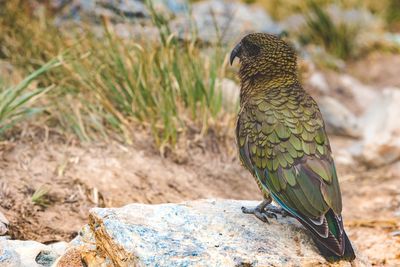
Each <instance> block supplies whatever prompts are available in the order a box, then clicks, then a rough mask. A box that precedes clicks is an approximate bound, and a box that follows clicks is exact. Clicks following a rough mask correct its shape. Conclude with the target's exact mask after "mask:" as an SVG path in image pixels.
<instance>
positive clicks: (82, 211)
mask: <svg viewBox="0 0 400 267" xmlns="http://www.w3.org/2000/svg"><path fill="white" fill-rule="evenodd" d="M349 142H351V141H348V140H346V139H340V138H332V146H333V151H334V154H336V152H339V151H341V150H342V149H343V148H344V147H346V146H348V144H349ZM233 148H234V142H233V141H232V151H234V150H233ZM190 151H192V152H191V153H192V154H190V155H188V154H187V153H185V152H182V153H181V156H176V155H175V156H169V157H167V158H162V157H161V156H160V154H159V153H158V152H157V151H154V150H152V149H149V148H144V147H140V145H139V146H122V145H120V144H117V143H114V144H108V145H106V144H97V145H94V144H90V145H74V144H68V143H66V142H60V141H56V140H53V141H46V142H45V141H37V142H28V141H25V142H17V143H12V144H11V143H2V144H1V145H0V170H1V172H0V211H1V212H3V213H4V214H5V215H6V217H7V218H8V219H9V220H10V222H11V234H12V236H13V237H14V238H18V239H34V240H37V241H40V242H45V243H46V242H47V243H48V242H52V241H56V240H69V239H71V238H72V237H74V236H75V235H76V232H77V231H78V230H79V229H80V228H81V226H82V225H84V224H85V223H87V220H88V218H87V216H88V210H89V208H91V207H94V206H100V207H119V206H123V205H126V204H129V203H133V202H140V203H164V202H180V201H185V200H194V199H200V198H233V199H253V200H259V199H260V198H261V195H260V193H259V191H258V188H257V187H256V185H255V182H254V181H253V178H252V177H251V176H250V175H249V174H248V173H247V171H246V170H244V169H243V168H242V167H241V166H240V164H239V162H238V160H237V159H236V155H235V154H234V152H232V153H231V154H232V155H231V156H221V155H222V154H225V155H226V154H229V153H213V152H204V151H208V150H204V149H201V147H200V148H195V149H193V148H192V149H190ZM399 166H400V165H399ZM399 166H397V167H396V166H392V167H391V168H390V169H388V168H386V169H383V170H375V171H369V172H367V171H362V170H361V168H359V167H357V166H350V167H349V166H347V167H346V166H341V165H340V164H338V170H339V174H340V179H341V187H342V194H343V198H344V218H345V223H346V225H347V229H348V232H349V234H350V238H351V240H353V242H354V243H355V244H356V246H357V247H358V248H359V249H360V250H361V251H363V254H364V255H366V256H368V257H369V259H370V260H371V261H372V263H374V264H377V265H388V266H395V265H397V264H400V237H399V236H395V235H394V234H393V232H394V231H395V230H398V228H399V227H400V223H399V214H398V212H399V206H400V179H399V174H398V173H399V172H396V168H397V170H400V167H399ZM38 188H42V189H45V190H48V194H46V195H45V196H44V197H42V198H41V200H42V202H43V203H44V204H43V206H45V207H42V206H40V205H34V204H33V203H32V201H31V195H32V194H33V192H34V191H35V190H37V189H38ZM238 212H240V210H238ZM396 212H397V216H396Z"/></svg>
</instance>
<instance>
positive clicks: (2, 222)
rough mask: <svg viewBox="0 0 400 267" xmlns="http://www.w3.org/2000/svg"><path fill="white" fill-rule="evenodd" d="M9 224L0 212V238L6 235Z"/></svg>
mask: <svg viewBox="0 0 400 267" xmlns="http://www.w3.org/2000/svg"><path fill="white" fill-rule="evenodd" d="M9 224H10V222H9V221H8V220H7V218H6V216H4V214H3V213H2V212H1V211H0V236H2V235H5V234H7V232H8V225H9Z"/></svg>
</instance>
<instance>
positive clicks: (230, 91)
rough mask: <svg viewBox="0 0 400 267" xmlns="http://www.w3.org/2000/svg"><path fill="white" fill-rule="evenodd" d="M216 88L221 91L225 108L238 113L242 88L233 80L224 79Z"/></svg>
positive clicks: (219, 81) (217, 83)
mask: <svg viewBox="0 0 400 267" xmlns="http://www.w3.org/2000/svg"><path fill="white" fill-rule="evenodd" d="M216 88H217V89H220V90H221V94H222V105H223V106H224V108H225V109H226V110H228V111H236V110H237V107H238V105H239V95H240V86H239V85H238V84H237V83H235V82H234V81H233V80H231V79H228V78H223V79H221V80H217V82H216Z"/></svg>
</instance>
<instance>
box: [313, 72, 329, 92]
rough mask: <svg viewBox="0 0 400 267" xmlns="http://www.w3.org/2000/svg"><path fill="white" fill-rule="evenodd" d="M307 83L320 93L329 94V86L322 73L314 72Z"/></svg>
mask: <svg viewBox="0 0 400 267" xmlns="http://www.w3.org/2000/svg"><path fill="white" fill-rule="evenodd" d="M308 83H309V84H310V85H311V86H312V87H314V88H316V89H318V91H320V92H321V93H324V94H327V93H328V92H329V85H328V82H327V81H326V79H325V76H324V74H323V73H322V72H319V71H316V72H313V73H312V74H311V76H310V77H309V78H308Z"/></svg>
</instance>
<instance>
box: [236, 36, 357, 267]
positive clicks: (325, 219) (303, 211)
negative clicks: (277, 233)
mask: <svg viewBox="0 0 400 267" xmlns="http://www.w3.org/2000/svg"><path fill="white" fill-rule="evenodd" d="M236 57H238V58H239V59H240V69H239V78H240V82H241V89H240V111H239V114H238V119H237V125H236V139H237V145H238V148H239V157H240V160H241V162H242V164H243V165H244V166H245V167H246V168H247V169H248V170H249V171H250V172H251V174H252V175H253V176H254V178H255V180H256V182H257V185H258V186H259V188H260V189H261V191H262V193H263V196H264V201H263V202H262V203H261V204H260V205H258V206H257V207H256V208H253V209H251V208H245V207H243V208H242V210H243V212H244V213H251V214H254V215H256V216H257V218H259V219H261V220H262V221H265V222H268V218H272V217H276V213H280V214H282V215H290V216H292V217H294V218H296V219H297V220H298V221H299V222H300V223H301V224H302V225H303V226H304V227H306V228H307V229H308V230H309V231H310V232H311V234H312V235H311V236H312V237H313V239H314V241H315V243H316V246H317V247H318V249H319V251H320V252H321V254H322V255H323V256H324V257H325V258H326V259H327V260H328V261H331V262H332V261H338V260H348V261H352V260H354V259H355V254H354V251H353V248H352V245H351V243H350V240H349V238H348V237H347V235H346V232H345V231H344V227H343V220H342V216H341V212H342V197H341V193H340V188H339V183H338V177H337V174H336V169H335V163H334V161H333V158H332V153H331V147H330V144H329V139H328V136H327V134H326V131H325V125H324V121H323V118H322V115H321V112H320V110H319V108H318V106H317V103H316V102H315V101H314V99H313V98H312V97H311V96H310V95H309V94H308V93H307V92H306V91H305V90H304V89H303V88H302V86H301V83H300V81H299V77H298V71H297V62H296V61H297V59H296V53H295V50H294V48H293V47H292V46H291V45H289V44H288V43H286V42H285V41H283V40H282V39H281V38H279V37H277V36H275V35H270V34H266V33H253V34H249V35H247V36H245V37H244V38H243V39H242V40H241V41H240V42H239V43H238V44H237V45H236V47H235V48H234V49H233V50H232V52H231V55H230V63H231V64H232V63H233V61H234V59H235V58H236ZM272 200H274V201H275V202H276V203H278V204H279V206H280V208H278V207H275V206H272V205H269V204H270V203H271V202H272Z"/></svg>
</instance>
